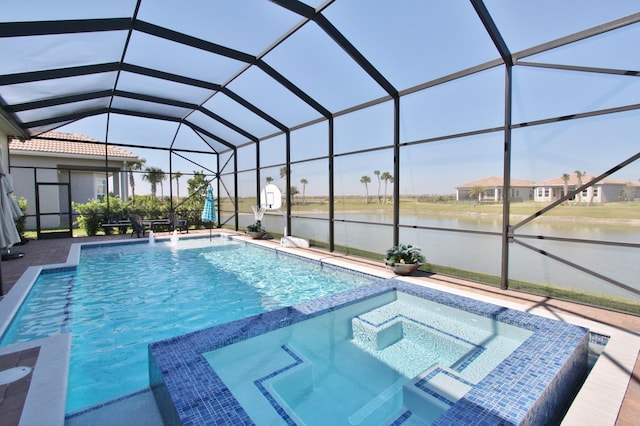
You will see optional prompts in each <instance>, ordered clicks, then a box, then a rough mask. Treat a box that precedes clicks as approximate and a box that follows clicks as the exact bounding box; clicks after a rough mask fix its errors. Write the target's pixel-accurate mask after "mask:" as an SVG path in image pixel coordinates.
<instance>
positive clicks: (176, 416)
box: [149, 279, 589, 425]
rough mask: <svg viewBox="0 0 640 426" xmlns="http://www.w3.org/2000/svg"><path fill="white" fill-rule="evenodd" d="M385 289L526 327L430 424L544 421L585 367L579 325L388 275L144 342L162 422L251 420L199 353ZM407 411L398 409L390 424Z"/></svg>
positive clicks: (583, 337) (401, 419)
mask: <svg viewBox="0 0 640 426" xmlns="http://www.w3.org/2000/svg"><path fill="white" fill-rule="evenodd" d="M393 291H401V292H405V293H407V294H412V295H414V296H418V297H422V298H426V299H429V300H432V301H435V302H438V303H441V304H443V305H447V306H451V307H455V308H458V309H462V310H464V311H467V312H472V313H475V314H477V315H481V316H484V317H487V318H491V319H494V320H497V321H501V322H504V323H507V324H511V325H515V326H518V327H522V328H525V329H527V330H530V331H533V334H532V335H531V336H530V337H529V338H528V339H527V340H526V341H525V342H524V343H523V344H522V345H520V347H518V348H517V349H516V350H515V351H514V352H513V353H512V354H511V355H510V356H508V357H507V358H506V359H505V360H504V361H503V362H502V363H501V364H499V365H498V366H497V367H496V368H495V369H494V370H493V371H491V372H490V373H489V374H488V375H487V376H486V377H485V378H483V379H482V380H481V381H480V382H479V383H477V384H476V385H474V386H473V388H472V389H471V390H470V391H469V392H468V393H467V394H466V395H465V396H464V397H462V398H461V399H460V400H459V401H457V402H456V403H455V404H453V405H452V406H451V408H450V409H449V410H447V411H446V412H445V414H444V415H442V416H441V417H440V418H439V419H437V420H436V421H435V423H434V424H435V425H450V424H479V425H496V424H504V425H510V424H514V425H515V424H522V423H536V424H547V423H550V422H552V421H553V420H555V419H554V418H553V415H554V409H555V406H554V404H556V403H557V401H561V400H562V397H563V396H564V395H566V394H567V393H570V391H572V390H573V389H572V387H575V386H576V383H578V382H579V379H580V377H579V376H580V375H581V374H584V372H585V371H586V358H587V356H586V350H587V349H586V348H587V342H588V340H589V333H588V330H586V329H584V328H581V327H577V326H574V325H571V324H567V323H563V322H559V321H554V320H550V319H547V318H542V317H538V316H534V315H531V314H528V313H526V312H520V311H515V310H510V309H507V308H504V307H501V306H497V305H493V304H489V303H484V302H480V301H477V300H473V299H468V298H465V297H461V296H457V295H453V294H450V293H445V292H441V291H438V290H434V289H429V288H425V287H421V286H416V285H412V284H409V283H406V282H402V281H397V280H394V279H391V280H385V281H378V282H375V283H373V284H370V285H366V286H362V287H358V288H356V289H353V290H350V291H347V292H343V293H340V294H336V295H333V296H329V297H325V298H321V299H316V300H313V301H309V302H305V303H301V304H299V305H296V306H293V307H288V308H283V309H279V310H276V311H271V312H266V313H263V314H259V315H255V316H252V317H249V318H244V319H241V320H238V321H233V322H230V323H227V324H222V325H220V326H216V327H213V328H209V329H206V330H202V331H198V332H195V333H190V334H187V335H184V336H179V337H176V338H173V339H169V340H165V341H162V342H157V343H153V344H151V345H149V358H150V360H151V361H150V367H149V368H150V380H151V387H152V389H153V390H154V395H155V396H156V400H157V401H158V406H159V407H160V409H161V412H162V414H163V418H164V419H165V422H166V424H168V425H171V424H190V425H205V424H253V421H252V420H251V419H250V418H249V417H248V415H247V413H246V411H244V409H243V408H242V407H241V406H240V404H239V403H238V402H237V400H235V398H234V397H233V395H232V394H231V392H230V391H229V389H228V388H227V387H226V386H225V384H224V383H223V382H222V380H221V379H220V377H219V376H218V375H217V374H216V372H215V371H214V370H213V369H212V367H211V366H210V365H209V364H208V363H207V362H206V360H205V359H204V357H203V356H202V354H204V353H206V352H210V351H212V350H214V349H216V348H219V347H222V346H225V345H228V344H231V343H234V342H238V341H241V340H245V339H248V338H250V337H253V336H257V335H259V334H263V333H265V332H268V331H271V330H275V329H278V328H281V327H285V326H287V325H291V324H295V323H297V322H300V321H303V320H305V319H308V318H312V317H315V316H317V315H321V314H323V313H326V312H330V311H333V310H335V309H338V308H340V307H344V306H347V305H349V304H353V303H357V302H358V301H360V300H362V299H366V298H370V297H375V296H377V295H381V294H384V293H388V292H393ZM576 348H579V350H576ZM570 367H575V368H570ZM272 406H273V407H274V409H275V410H276V411H277V412H278V413H280V412H281V411H278V410H281V409H282V407H279V406H278V405H277V403H272ZM411 415H412V414H411V412H410V411H407V412H404V413H403V414H401V415H400V416H399V417H398V418H397V420H396V421H395V422H394V423H393V424H402V423H403V422H404V421H406V419H407V418H409V417H410V416H411ZM287 423H288V421H287Z"/></svg>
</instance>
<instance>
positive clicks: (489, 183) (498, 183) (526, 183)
mask: <svg viewBox="0 0 640 426" xmlns="http://www.w3.org/2000/svg"><path fill="white" fill-rule="evenodd" d="M534 184H535V182H534V181H532V180H524V179H511V186H512V187H533V185H534ZM474 186H483V187H485V188H497V187H502V186H504V179H503V178H501V177H496V176H490V177H487V178H484V179H478V180H474V181H473V182H469V183H465V184H463V185H459V186H456V188H473V187H474Z"/></svg>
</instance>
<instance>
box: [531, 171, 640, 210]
mask: <svg viewBox="0 0 640 426" xmlns="http://www.w3.org/2000/svg"><path fill="white" fill-rule="evenodd" d="M595 178H596V176H593V175H591V174H589V173H582V174H581V175H580V176H578V174H577V173H567V174H566V175H563V176H560V177H556V178H553V179H549V180H545V181H542V182H537V183H536V184H535V194H534V200H535V201H543V202H553V201H556V200H559V199H560V198H562V197H564V195H565V193H567V192H571V191H575V190H576V189H577V188H579V187H581V186H582V185H584V184H586V183H588V182H590V181H592V180H593V179H595ZM639 197H640V185H638V184H637V183H634V182H629V181H626V180H624V179H614V178H605V179H602V180H600V181H598V182H597V183H596V184H594V185H593V186H590V187H588V188H587V189H585V190H584V191H582V192H581V193H579V194H576V195H575V196H574V197H572V198H571V201H574V202H576V203H586V204H591V203H607V202H613V201H624V200H633V199H636V198H639Z"/></svg>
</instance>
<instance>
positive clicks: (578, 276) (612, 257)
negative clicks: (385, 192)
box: [263, 213, 640, 300]
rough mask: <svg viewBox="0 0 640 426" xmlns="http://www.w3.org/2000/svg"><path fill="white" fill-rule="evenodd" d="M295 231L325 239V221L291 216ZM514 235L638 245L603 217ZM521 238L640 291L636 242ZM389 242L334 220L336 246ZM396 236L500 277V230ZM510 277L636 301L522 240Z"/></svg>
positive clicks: (451, 224)
mask: <svg viewBox="0 0 640 426" xmlns="http://www.w3.org/2000/svg"><path fill="white" fill-rule="evenodd" d="M337 219H345V220H346V219H348V220H353V221H364V222H378V223H386V224H390V223H392V217H391V215H390V214H375V213H373V214H371V213H367V214H361V213H354V214H348V215H341V216H339V217H337ZM263 222H265V223H266V224H267V227H268V229H278V228H280V227H282V223H283V219H282V217H278V216H268V215H265V217H264V219H263ZM401 225H407V226H426V227H437V228H450V229H459V230H467V231H489V232H498V233H499V232H500V228H501V222H500V221H499V220H497V219H495V218H477V217H463V216H449V217H426V216H403V217H402V218H401ZM292 227H293V229H292V232H291V234H292V235H295V236H299V237H303V238H311V239H317V240H320V241H328V240H329V227H328V222H327V221H319V220H314V219H305V218H295V219H293V220H292ZM516 234H522V235H536V236H538V235H542V236H546V237H563V238H577V239H583V240H598V241H608V242H625V243H635V244H637V243H640V227H639V226H633V225H629V226H623V225H615V224H606V223H598V224H594V223H580V222H573V221H558V222H544V221H538V222H536V221H533V222H531V223H528V224H527V225H525V226H523V227H522V228H519V229H518V230H517V233H516ZM517 239H518V240H519V241H522V242H523V243H525V244H528V245H531V246H534V247H536V248H537V249H538V250H544V251H546V252H547V253H550V254H552V255H555V256H558V257H560V258H563V259H565V260H567V261H569V262H571V263H575V264H578V265H580V266H582V267H584V268H587V269H590V270H592V271H595V272H597V273H599V274H601V275H604V276H606V277H608V278H609V279H612V280H615V281H617V282H620V283H622V284H624V285H626V286H629V287H632V288H635V289H638V290H640V279H639V278H638V277H640V250H639V249H637V248H633V247H616V246H609V245H603V244H583V243H576V242H557V241H549V240H542V239H530V238H521V237H520V238H517ZM392 241H393V230H392V227H391V226H379V225H369V224H356V223H344V222H340V221H338V222H336V223H335V244H336V245H343V246H349V247H352V248H358V249H362V250H367V251H372V252H378V253H381V259H382V256H383V255H382V254H383V253H384V252H385V251H386V249H387V248H389V247H390V245H391V243H392ZM400 241H401V242H406V243H411V244H414V245H417V246H419V247H421V248H422V249H423V252H424V253H425V255H426V257H427V261H428V262H431V263H434V264H438V265H445V266H450V267H455V268H460V269H465V270H470V271H476V272H482V273H486V274H492V275H500V270H501V238H500V236H491V235H478V234H468V233H460V232H446V231H442V230H420V229H414V228H401V229H400ZM509 249H510V257H509V275H510V278H511V279H518V280H524V281H530V282H535V283H540V284H549V285H554V286H559V287H565V288H573V289H580V290H582V291H588V292H593V293H600V294H606V295H611V296H618V297H623V298H629V299H633V300H640V296H639V295H636V294H634V293H632V292H630V291H627V290H625V289H622V288H619V287H617V286H615V285H613V284H611V283H608V282H606V281H604V280H602V279H599V278H597V277H593V276H591V275H589V274H587V273H585V272H582V271H580V270H577V269H575V268H573V267H570V266H567V265H565V264H563V263H561V262H558V261H556V260H553V259H551V258H549V257H548V256H543V255H541V254H540V253H538V252H535V251H532V250H530V249H528V248H526V247H523V246H521V245H519V244H510V245H509Z"/></svg>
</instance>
